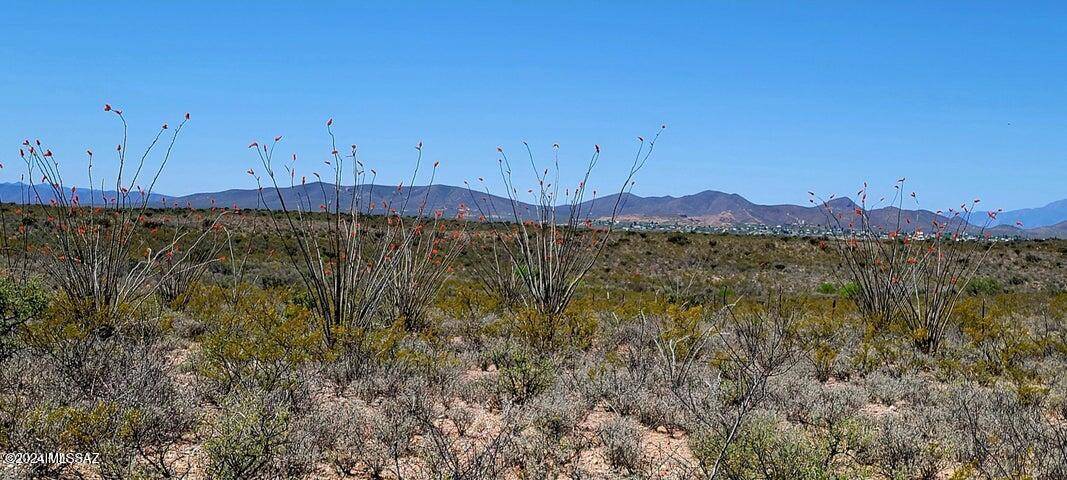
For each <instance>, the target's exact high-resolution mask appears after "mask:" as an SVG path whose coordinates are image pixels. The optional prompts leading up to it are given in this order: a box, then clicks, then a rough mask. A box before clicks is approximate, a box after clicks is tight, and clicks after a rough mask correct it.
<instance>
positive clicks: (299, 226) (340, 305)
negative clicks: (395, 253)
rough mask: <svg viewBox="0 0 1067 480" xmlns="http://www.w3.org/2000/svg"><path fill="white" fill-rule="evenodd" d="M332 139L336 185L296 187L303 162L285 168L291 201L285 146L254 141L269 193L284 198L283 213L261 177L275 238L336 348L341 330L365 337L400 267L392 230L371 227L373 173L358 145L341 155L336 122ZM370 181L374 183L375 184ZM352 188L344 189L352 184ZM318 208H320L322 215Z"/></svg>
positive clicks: (329, 127)
mask: <svg viewBox="0 0 1067 480" xmlns="http://www.w3.org/2000/svg"><path fill="white" fill-rule="evenodd" d="M326 131H327V133H328V134H329V136H330V154H329V157H328V158H329V159H328V160H326V161H325V165H326V167H327V168H328V169H329V170H330V173H331V174H332V178H330V179H329V181H327V182H324V181H322V179H321V176H320V175H318V174H317V173H316V174H315V176H316V177H317V178H318V179H319V181H318V182H315V183H314V184H312V185H309V184H308V183H307V179H306V177H301V180H300V182H299V185H298V184H297V182H296V166H295V163H296V158H297V157H296V155H295V154H294V155H293V157H292V162H291V163H288V164H285V165H284V168H285V171H286V173H287V174H288V177H289V188H288V189H287V191H288V192H290V193H291V194H292V195H294V196H295V198H293V197H289V198H287V196H286V194H285V192H283V190H282V188H283V187H282V186H281V184H280V181H279V179H278V175H277V172H276V171H275V169H274V162H273V157H274V150H275V147H276V146H277V145H278V142H280V141H281V136H278V137H275V138H274V141H273V142H272V143H270V144H269V145H260V144H259V142H252V143H251V144H250V145H249V148H252V149H254V150H255V151H256V153H257V154H258V156H259V160H260V163H261V165H262V166H263V169H264V173H265V174H266V177H267V178H268V179H269V180H270V187H269V188H273V190H274V195H273V197H275V198H276V199H277V206H276V208H270V207H271V205H270V204H269V202H268V201H267V199H266V198H265V197H264V187H263V183H262V182H261V180H260V177H259V176H258V175H256V173H255V171H254V170H252V169H249V171H248V173H249V174H250V175H252V176H254V177H255V178H256V183H257V184H258V185H259V191H260V200H261V201H262V202H263V205H264V206H266V207H268V210H269V212H270V218H271V220H272V225H273V228H274V231H275V232H276V233H278V234H280V235H282V236H283V237H287V238H291V239H292V240H293V243H292V244H289V243H286V244H284V249H285V251H286V253H287V255H288V257H289V259H290V261H291V262H292V263H293V265H294V266H295V267H296V269H297V271H298V272H299V273H300V277H301V279H302V280H303V283H304V286H305V287H306V288H307V291H308V295H309V297H310V305H311V308H312V310H313V311H314V312H315V313H316V314H317V315H318V317H319V318H320V320H321V328H322V334H323V339H324V341H325V343H326V345H327V346H333V345H334V343H335V342H336V340H337V336H338V334H339V330H348V331H360V330H365V329H367V328H369V327H371V326H372V321H373V316H374V314H375V313H377V312H378V310H379V307H380V306H381V304H382V302H383V300H385V293H386V287H387V285H388V280H389V276H388V275H389V272H390V271H391V269H392V268H394V265H395V257H392V256H390V253H389V245H390V244H392V243H394V242H396V241H397V239H396V238H395V232H394V230H393V229H391V228H388V227H386V228H378V229H374V228H372V227H371V226H370V225H369V222H370V221H371V218H370V216H371V215H370V214H371V209H372V208H373V207H372V205H371V202H368V201H366V199H367V197H368V196H369V195H370V191H369V190H370V189H371V187H372V186H373V179H374V175H373V171H368V169H367V168H365V167H364V165H363V164H362V162H360V161H359V160H358V159H357V158H356V146H355V145H352V146H351V149H350V150H349V151H348V153H346V154H342V153H341V152H340V151H339V150H338V148H337V138H336V136H335V135H334V132H333V119H330V120H328V121H327V122H326ZM368 175H370V177H369V178H370V180H371V183H369V184H368V182H367V180H368ZM346 179H347V180H349V181H351V185H348V186H346V185H344V182H345V180H346ZM312 205H318V209H317V210H318V211H319V212H321V213H319V214H316V212H315V211H314V210H313V209H312V208H313V207H312Z"/></svg>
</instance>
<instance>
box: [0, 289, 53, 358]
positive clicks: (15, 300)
mask: <svg viewBox="0 0 1067 480" xmlns="http://www.w3.org/2000/svg"><path fill="white" fill-rule="evenodd" d="M48 302H49V296H48V294H47V293H46V292H45V290H44V288H42V286H41V284H40V283H39V282H37V281H28V282H26V281H16V280H15V279H12V278H9V277H0V360H2V359H4V358H6V357H7V356H8V355H10V354H11V353H12V352H13V351H14V350H15V348H16V339H15V334H16V332H17V330H18V329H19V328H20V327H21V326H22V325H23V324H25V323H26V322H27V321H29V320H31V319H34V318H37V317H38V316H40V315H41V313H43V312H44V310H45V308H47V307H48Z"/></svg>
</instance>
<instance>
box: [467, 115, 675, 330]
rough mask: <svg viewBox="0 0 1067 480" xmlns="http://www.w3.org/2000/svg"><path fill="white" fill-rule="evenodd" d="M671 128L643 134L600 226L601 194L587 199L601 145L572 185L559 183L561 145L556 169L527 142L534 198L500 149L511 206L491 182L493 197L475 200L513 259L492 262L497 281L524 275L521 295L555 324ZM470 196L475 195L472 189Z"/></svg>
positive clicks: (555, 151) (502, 248) (504, 252)
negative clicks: (497, 199)
mask: <svg viewBox="0 0 1067 480" xmlns="http://www.w3.org/2000/svg"><path fill="white" fill-rule="evenodd" d="M664 128H666V126H663V127H661V128H660V129H659V131H658V132H657V133H656V135H655V136H654V137H653V138H652V139H651V140H649V141H646V140H645V139H644V138H642V137H638V140H639V142H640V143H639V146H638V149H637V153H636V155H635V156H634V160H633V162H632V163H631V165H630V169H629V171H628V172H627V174H626V177H625V180H624V181H623V184H622V186H621V187H620V188H619V191H618V194H617V195H616V196H615V198H614V199H608V200H601V201H602V202H604V201H607V202H609V205H611V207H610V210H609V211H608V213H607V214H605V215H603V218H602V220H604V221H605V223H604V225H605V226H604V227H603V228H596V227H595V226H594V220H598V219H595V218H594V217H593V212H594V208H595V207H596V201H597V198H596V192H595V191H594V192H592V195H591V196H589V197H587V193H589V190H588V188H589V178H590V176H591V174H592V172H593V168H594V167H596V165H597V162H598V161H599V160H600V146H595V148H594V151H593V154H592V156H591V158H590V159H589V162H588V163H587V164H586V168H585V171H584V174H583V175H582V178H581V179H580V180H579V181H578V182H577V184H576V185H574V186H573V187H570V188H568V187H564V186H562V185H560V179H559V146H558V145H554V146H553V165H552V168H546V169H541V168H539V167H538V165H537V163H536V161H535V160H534V156H533V152H532V150H531V149H530V146H529V144H526V143H525V142H524V145H525V149H526V154H527V156H528V158H529V162H530V167H531V168H532V169H533V172H534V175H535V178H536V181H537V186H536V187H534V188H532V189H529V190H527V193H529V194H530V195H532V196H533V199H532V204H526V203H523V202H522V201H520V199H519V188H518V187H517V186H516V184H515V182H514V178H513V170H512V165H511V161H510V159H509V158H508V156H507V154H505V153H504V150H503V148H498V149H497V151H498V153H499V154H500V159H499V161H498V165H499V171H500V177H501V179H502V180H503V183H504V188H505V191H506V195H507V202H506V204H505V205H504V207H503V209H504V211H503V212H501V211H498V209H497V207H496V206H494V203H493V202H492V200H491V198H490V197H489V194H490V192H489V189H488V188H487V187H486V189H485V193H486V197H485V198H484V199H482V200H481V201H479V200H478V199H477V198H474V204H475V205H476V207H477V208H478V210H479V212H480V213H481V218H483V219H485V220H486V221H488V222H489V223H490V225H491V226H492V228H493V232H494V236H495V239H496V242H497V246H498V247H499V250H498V252H502V256H503V257H505V258H506V259H507V262H503V263H501V262H496V261H494V262H485V263H486V264H487V265H489V266H490V267H491V268H490V269H489V270H488V271H486V272H484V273H485V274H488V275H493V276H495V277H497V280H495V281H494V284H497V285H508V284H509V283H510V278H511V276H512V275H515V276H517V278H518V280H519V281H518V287H519V288H518V291H517V293H518V295H517V296H518V297H519V298H520V299H521V301H522V303H523V304H524V305H525V306H526V307H528V308H532V309H534V310H536V311H537V312H538V313H539V314H540V315H542V316H543V317H545V318H547V319H549V320H550V322H554V320H555V319H557V318H558V317H559V316H560V315H562V314H563V312H564V310H566V308H567V305H568V304H569V303H570V301H571V298H573V296H574V293H575V291H576V289H577V287H578V285H579V284H580V283H581V281H582V279H583V278H584V277H585V275H586V274H587V273H588V272H589V270H590V269H591V268H592V267H593V265H594V264H595V263H596V261H597V259H598V258H599V257H600V255H601V253H602V252H603V250H604V246H605V245H606V244H607V241H608V234H609V233H610V232H611V231H612V229H613V228H614V225H615V219H616V217H617V216H618V214H619V209H620V207H621V206H622V204H623V202H624V201H625V196H626V194H627V193H628V192H629V191H630V189H631V188H632V186H633V184H634V177H635V176H636V175H637V173H638V172H639V171H640V170H641V168H642V167H644V165H645V163H646V162H647V160H648V158H649V157H650V156H651V155H652V151H653V149H654V147H655V144H656V140H657V139H658V138H659V136H660V134H661V133H662V132H663V129H664ZM561 193H562V196H561V195H560V194H561ZM471 194H472V197H474V193H473V191H472V192H471ZM549 335H551V333H549Z"/></svg>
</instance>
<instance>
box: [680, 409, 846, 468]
mask: <svg viewBox="0 0 1067 480" xmlns="http://www.w3.org/2000/svg"><path fill="white" fill-rule="evenodd" d="M780 424H781V422H780V421H779V419H778V418H776V417H774V416H770V415H764V416H760V417H756V418H754V419H753V421H751V422H749V423H748V424H746V425H744V426H742V428H741V430H740V431H739V432H738V434H737V438H735V439H734V441H733V442H732V443H731V444H730V446H729V448H728V449H727V452H726V457H725V459H724V460H723V462H722V464H721V465H719V469H720V471H719V473H720V475H721V477H720V478H765V479H782V480H785V479H810V480H816V479H819V480H821V479H829V478H832V475H831V472H829V471H827V470H826V468H825V467H824V466H823V464H822V455H821V454H820V453H821V452H820V451H819V448H818V446H817V445H816V444H815V443H814V442H813V441H812V440H811V439H810V438H809V437H808V436H807V435H806V434H805V433H804V432H803V431H801V430H800V429H798V428H795V427H792V426H781V427H779V425H780ZM724 438H725V436H724V435H723V434H722V432H700V433H698V434H697V435H694V436H693V437H691V439H690V447H691V448H692V449H693V455H695V456H696V458H697V461H698V462H700V463H701V466H702V467H703V470H704V471H706V472H708V471H711V470H712V469H713V467H714V462H715V459H716V458H717V457H718V454H719V452H720V451H721V449H722V444H723V441H724Z"/></svg>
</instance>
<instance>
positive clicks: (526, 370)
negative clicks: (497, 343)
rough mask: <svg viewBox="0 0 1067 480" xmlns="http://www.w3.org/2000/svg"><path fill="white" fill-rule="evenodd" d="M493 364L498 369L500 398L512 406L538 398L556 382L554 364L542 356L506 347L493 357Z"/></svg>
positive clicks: (525, 350)
mask: <svg viewBox="0 0 1067 480" xmlns="http://www.w3.org/2000/svg"><path fill="white" fill-rule="evenodd" d="M492 361H493V363H494V364H496V366H497V368H498V369H499V370H500V373H499V376H498V377H497V387H498V389H499V391H500V394H501V396H502V397H506V398H508V399H510V400H511V401H513V402H515V403H525V402H526V401H528V400H530V399H532V398H534V397H536V396H538V395H540V394H541V393H543V392H545V391H546V390H548V388H549V387H551V386H552V385H553V384H554V383H555V381H556V368H555V365H553V364H552V362H551V361H550V360H549V359H548V358H547V356H546V355H544V354H543V353H539V352H531V351H529V350H528V349H527V348H522V347H516V346H514V345H507V346H505V347H503V348H501V349H499V350H497V351H495V352H494V353H493V354H492Z"/></svg>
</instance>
